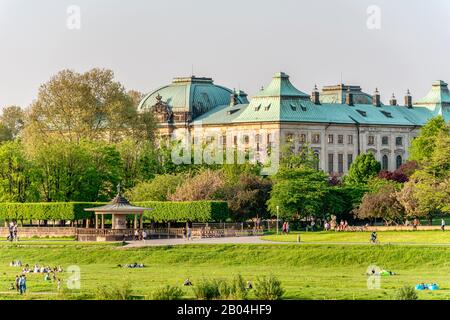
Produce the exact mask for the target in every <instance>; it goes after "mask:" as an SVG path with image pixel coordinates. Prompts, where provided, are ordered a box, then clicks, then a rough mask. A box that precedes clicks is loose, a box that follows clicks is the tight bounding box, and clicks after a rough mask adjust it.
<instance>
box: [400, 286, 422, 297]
mask: <svg viewBox="0 0 450 320" xmlns="http://www.w3.org/2000/svg"><path fill="white" fill-rule="evenodd" d="M394 299H395V300H417V299H419V297H418V296H417V292H416V290H414V288H413V287H410V286H403V287H402V288H400V289H399V290H398V291H397V293H396V295H395V298H394Z"/></svg>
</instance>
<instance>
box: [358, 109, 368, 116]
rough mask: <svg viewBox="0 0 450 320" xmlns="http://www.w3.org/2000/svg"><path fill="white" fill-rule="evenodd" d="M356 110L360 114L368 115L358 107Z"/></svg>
mask: <svg viewBox="0 0 450 320" xmlns="http://www.w3.org/2000/svg"><path fill="white" fill-rule="evenodd" d="M356 111H358V113H359V114H360V115H362V116H363V117H367V112H365V111H362V110H358V109H356Z"/></svg>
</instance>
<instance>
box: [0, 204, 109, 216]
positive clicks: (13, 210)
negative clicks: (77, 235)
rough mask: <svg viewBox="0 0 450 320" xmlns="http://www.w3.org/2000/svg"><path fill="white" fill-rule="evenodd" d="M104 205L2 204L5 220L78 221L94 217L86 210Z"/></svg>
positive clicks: (1, 210)
mask: <svg viewBox="0 0 450 320" xmlns="http://www.w3.org/2000/svg"><path fill="white" fill-rule="evenodd" d="M101 205H104V203H93V202H48V203H47V202H46V203H0V218H1V219H5V220H78V219H87V218H91V217H93V213H92V212H87V211H85V210H84V209H85V208H92V207H97V206H101Z"/></svg>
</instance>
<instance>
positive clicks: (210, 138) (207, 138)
mask: <svg viewBox="0 0 450 320" xmlns="http://www.w3.org/2000/svg"><path fill="white" fill-rule="evenodd" d="M212 142H214V137H211V136H208V137H206V143H212Z"/></svg>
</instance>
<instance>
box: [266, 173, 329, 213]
mask: <svg viewBox="0 0 450 320" xmlns="http://www.w3.org/2000/svg"><path fill="white" fill-rule="evenodd" d="M327 190H328V176H327V175H326V174H325V173H323V172H322V171H317V170H315V169H311V168H309V167H300V168H295V169H283V168H282V169H280V171H279V172H278V173H277V174H276V176H275V177H274V185H273V187H272V191H271V193H270V199H269V201H268V202H267V204H268V207H269V210H270V212H271V213H272V215H275V214H276V213H277V207H279V214H280V216H281V217H283V218H286V219H294V218H300V217H308V216H317V215H320V214H322V212H323V205H324V201H323V199H324V197H325V195H326V194H327Z"/></svg>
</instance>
